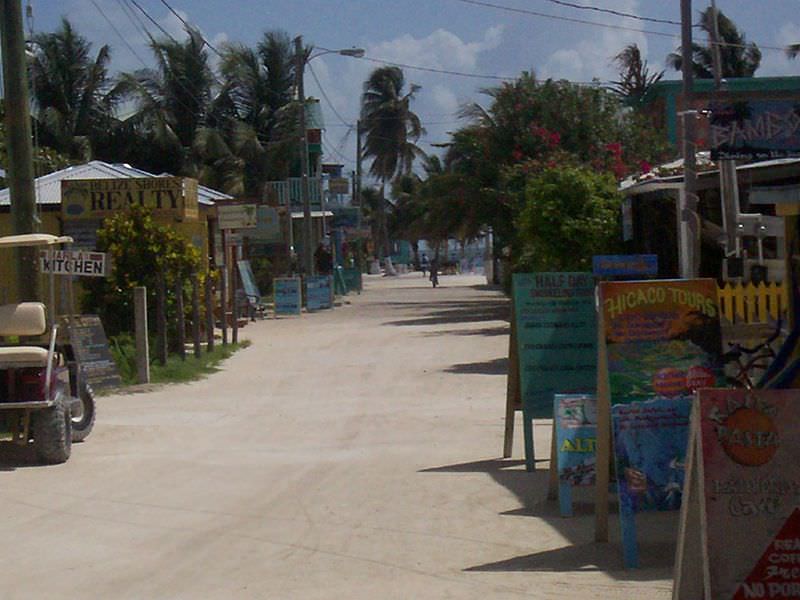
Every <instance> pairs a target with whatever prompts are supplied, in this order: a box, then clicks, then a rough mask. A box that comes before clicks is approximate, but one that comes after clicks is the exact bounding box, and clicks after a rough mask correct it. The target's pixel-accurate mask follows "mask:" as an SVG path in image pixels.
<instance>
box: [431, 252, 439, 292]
mask: <svg viewBox="0 0 800 600" xmlns="http://www.w3.org/2000/svg"><path fill="white" fill-rule="evenodd" d="M430 280H431V285H433V287H437V286H438V285H439V259H438V258H434V259H433V260H432V261H431V276H430Z"/></svg>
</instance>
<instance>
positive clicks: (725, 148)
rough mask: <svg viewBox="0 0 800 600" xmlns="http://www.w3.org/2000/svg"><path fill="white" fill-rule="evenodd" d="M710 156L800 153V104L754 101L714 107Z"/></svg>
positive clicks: (763, 156)
mask: <svg viewBox="0 0 800 600" xmlns="http://www.w3.org/2000/svg"><path fill="white" fill-rule="evenodd" d="M710 138H711V139H710V147H711V158H712V159H713V160H718V159H737V160H738V159H748V160H755V159H759V160H766V159H771V158H788V157H795V156H800V103H798V102H797V101H794V100H753V101H742V102H734V103H732V104H715V105H713V106H712V107H711V135H710Z"/></svg>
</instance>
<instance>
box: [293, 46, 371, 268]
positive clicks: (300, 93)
mask: <svg viewBox="0 0 800 600" xmlns="http://www.w3.org/2000/svg"><path fill="white" fill-rule="evenodd" d="M294 52H295V84H296V85H297V100H298V101H299V103H300V118H299V119H298V120H299V127H300V176H301V181H300V193H301V195H302V199H303V270H304V271H305V274H306V275H313V273H314V260H313V252H312V250H311V244H312V240H313V238H314V227H313V223H312V220H311V193H310V189H309V180H308V177H309V175H308V133H307V132H306V95H305V89H304V87H303V75H304V73H305V67H306V63H307V62H309V61H311V60H313V59H315V58H317V57H319V56H322V55H324V54H339V55H341V56H352V57H354V58H361V57H362V56H364V49H363V48H343V49H341V50H325V49H323V50H322V52H318V53H316V54H311V55H310V56H308V58H306V56H305V53H304V52H303V36H301V35H298V36H297V37H296V38H295V39H294ZM289 212H290V213H291V207H290V211H289ZM290 216H291V215H290Z"/></svg>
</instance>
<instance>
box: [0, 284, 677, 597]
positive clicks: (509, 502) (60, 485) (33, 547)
mask: <svg viewBox="0 0 800 600" xmlns="http://www.w3.org/2000/svg"><path fill="white" fill-rule="evenodd" d="M441 283H442V287H440V288H439V289H436V290H433V289H431V288H430V286H429V285H428V284H427V281H426V280H425V279H423V278H422V277H421V276H420V275H419V274H416V275H406V276H401V277H398V278H391V279H390V278H385V279H381V278H376V277H371V278H368V280H367V283H366V286H367V287H366V290H365V293H364V294H362V295H361V296H355V297H349V298H348V300H349V302H350V303H349V304H347V305H345V306H342V307H339V308H336V309H335V310H333V311H325V312H321V313H315V314H309V315H304V316H303V317H302V318H283V319H280V320H268V321H259V322H257V323H254V324H251V325H249V326H248V327H246V328H245V330H243V334H244V335H245V336H246V337H248V338H250V339H251V340H252V341H253V345H252V346H251V347H250V348H248V349H246V350H244V351H242V352H240V353H238V354H236V355H235V356H234V357H233V358H232V359H231V360H229V361H228V362H227V363H226V364H225V365H224V370H223V371H221V372H219V373H217V374H215V375H213V376H211V377H210V378H208V379H206V380H204V381H201V382H198V383H193V384H190V385H177V386H168V387H163V388H161V389H158V390H156V391H152V392H149V393H138V394H119V395H114V396H108V397H103V398H101V399H100V403H99V413H98V421H97V425H96V428H95V431H94V433H93V434H92V436H91V437H90V438H89V440H87V442H86V443H84V444H79V445H76V446H75V447H74V449H73V456H72V458H71V460H70V461H69V462H68V463H67V464H65V465H60V466H53V467H43V466H37V465H30V464H26V463H25V462H24V461H21V460H20V459H19V458H15V457H14V456H13V455H10V456H9V455H8V454H6V455H0V457H2V458H3V460H2V462H0V539H1V540H2V544H0V572H1V573H2V584H0V598H2V599H9V598H47V599H49V598H68V599H71V598H103V599H107V598H132V599H133V598H135V599H150V598H153V599H155V598H187V599H190V598H191V599H196V598H197V599H204V598H214V599H216V598H226V599H228V598H234V599H236V598H275V599H284V598H287V599H288V598H299V599H317V598H320V599H360V598H364V599H372V598H381V599H385V598H389V599H394V598H398V599H406V598H408V599H416V598H423V599H427V598H432V599H439V598H458V599H462V598H464V599H471V598H476V599H477V598H480V599H486V598H521V597H527V598H581V599H587V598H639V597H648V598H666V597H668V596H669V587H670V581H669V578H670V574H671V573H670V564H671V562H672V555H671V553H672V551H673V550H672V546H671V545H670V544H669V543H663V542H662V543H659V542H647V543H646V544H645V547H644V548H643V563H644V565H645V568H643V569H641V570H639V571H636V572H628V573H626V572H624V571H623V570H622V569H621V559H620V551H619V546H618V544H615V543H612V544H609V545H595V544H593V543H591V540H592V517H591V514H590V510H589V505H588V504H578V507H577V516H576V517H575V518H573V519H570V520H564V519H559V518H558V516H557V511H556V507H555V506H553V505H552V504H549V503H547V502H545V501H544V486H545V482H546V475H545V474H544V473H543V472H537V473H535V474H529V473H526V472H525V471H524V467H523V466H522V464H521V463H522V461H521V460H520V459H521V447H522V444H521V440H520V439H519V437H518V439H517V440H516V441H515V460H509V461H503V460H501V459H498V458H497V457H498V456H499V455H500V453H501V447H502V435H503V412H504V408H503V407H504V397H505V396H504V394H505V385H506V377H505V372H506V354H507V347H508V324H507V321H506V320H505V319H506V318H507V316H508V305H507V303H506V301H505V299H504V298H503V297H502V296H501V295H500V294H499V293H497V292H494V291H491V290H487V289H485V288H484V287H483V286H481V285H480V283H481V279H480V278H477V277H467V276H452V277H442V278H441ZM517 430H518V434H519V433H521V427H519V423H518V427H517ZM536 431H537V450H538V452H539V455H540V456H545V450H546V449H547V447H548V439H547V434H548V427H547V424H546V423H545V422H542V423H537V426H536ZM544 466H545V465H544V464H541V465H540V468H543V467H544ZM612 529H615V523H614V522H612Z"/></svg>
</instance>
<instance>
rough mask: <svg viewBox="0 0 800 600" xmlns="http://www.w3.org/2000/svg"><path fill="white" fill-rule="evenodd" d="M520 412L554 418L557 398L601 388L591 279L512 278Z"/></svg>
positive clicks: (534, 275) (538, 275) (576, 276)
mask: <svg viewBox="0 0 800 600" xmlns="http://www.w3.org/2000/svg"><path fill="white" fill-rule="evenodd" d="M513 284H514V317H515V321H516V323H515V325H516V334H517V351H518V355H519V373H520V386H521V388H520V389H521V391H522V407H523V411H524V413H525V415H526V417H527V418H530V419H532V418H552V417H553V396H554V394H576V393H584V394H592V393H594V391H595V388H596V387H597V317H596V314H595V297H594V278H593V277H592V274H591V273H514V280H513Z"/></svg>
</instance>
